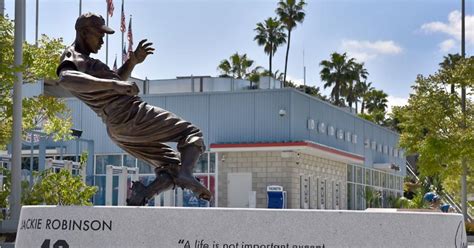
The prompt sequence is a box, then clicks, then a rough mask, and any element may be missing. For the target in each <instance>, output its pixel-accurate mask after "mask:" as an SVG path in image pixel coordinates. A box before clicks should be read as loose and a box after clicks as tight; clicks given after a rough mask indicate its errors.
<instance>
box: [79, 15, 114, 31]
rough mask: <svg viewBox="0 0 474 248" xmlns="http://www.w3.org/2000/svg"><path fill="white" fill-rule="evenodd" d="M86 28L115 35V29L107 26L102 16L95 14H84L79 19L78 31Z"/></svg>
mask: <svg viewBox="0 0 474 248" xmlns="http://www.w3.org/2000/svg"><path fill="white" fill-rule="evenodd" d="M85 27H93V28H97V29H98V30H100V31H102V32H104V33H107V34H113V33H115V31H114V30H113V29H111V28H109V27H107V25H105V20H104V18H103V17H102V16H100V15H97V14H94V13H86V14H82V15H81V16H79V18H77V21H76V26H75V28H76V30H81V29H83V28H85Z"/></svg>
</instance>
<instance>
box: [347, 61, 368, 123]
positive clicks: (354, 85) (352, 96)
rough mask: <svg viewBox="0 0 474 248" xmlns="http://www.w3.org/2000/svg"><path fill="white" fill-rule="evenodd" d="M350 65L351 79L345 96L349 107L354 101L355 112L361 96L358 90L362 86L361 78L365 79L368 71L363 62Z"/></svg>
mask: <svg viewBox="0 0 474 248" xmlns="http://www.w3.org/2000/svg"><path fill="white" fill-rule="evenodd" d="M352 66H353V68H352V73H353V78H352V79H353V81H351V82H350V83H349V87H348V91H347V95H346V98H347V102H348V103H349V107H350V108H352V103H353V102H355V104H356V106H355V110H356V114H357V109H358V108H359V106H358V104H359V98H360V97H361V93H360V90H361V87H362V86H361V83H362V79H364V80H367V76H368V75H369V73H368V72H367V69H365V68H364V63H360V64H359V63H354V64H353V65H352Z"/></svg>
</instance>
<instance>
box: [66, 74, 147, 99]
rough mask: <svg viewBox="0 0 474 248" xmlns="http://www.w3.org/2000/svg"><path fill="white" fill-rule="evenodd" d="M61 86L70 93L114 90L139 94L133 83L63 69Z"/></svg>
mask: <svg viewBox="0 0 474 248" xmlns="http://www.w3.org/2000/svg"><path fill="white" fill-rule="evenodd" d="M58 83H59V85H60V86H61V87H64V88H66V89H67V90H69V91H72V92H77V93H91V92H95V91H103V90H114V91H116V92H117V93H120V94H125V95H136V94H138V91H139V90H138V87H137V85H136V84H135V83H133V82H128V81H119V80H113V79H103V78H97V77H94V76H91V75H89V74H86V73H83V72H80V71H75V70H70V69H67V68H65V69H63V70H61V72H60V73H59V82H58Z"/></svg>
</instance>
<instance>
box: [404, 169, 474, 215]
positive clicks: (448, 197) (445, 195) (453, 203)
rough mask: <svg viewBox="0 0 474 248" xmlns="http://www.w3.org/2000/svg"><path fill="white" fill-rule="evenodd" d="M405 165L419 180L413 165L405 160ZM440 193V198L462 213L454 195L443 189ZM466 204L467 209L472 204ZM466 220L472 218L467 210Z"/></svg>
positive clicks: (470, 207)
mask: <svg viewBox="0 0 474 248" xmlns="http://www.w3.org/2000/svg"><path fill="white" fill-rule="evenodd" d="M406 165H407V171H408V172H409V174H410V176H413V177H414V178H415V179H416V182H419V181H420V178H419V177H418V176H417V175H416V173H415V171H414V169H413V166H412V165H411V164H410V162H408V161H406ZM422 183H426V182H422ZM440 195H441V198H442V199H443V201H445V202H447V203H448V204H449V205H451V206H452V207H453V208H454V210H455V211H456V213H460V214H462V207H461V204H460V203H459V202H457V201H456V200H455V199H454V197H452V196H451V194H450V193H449V192H447V191H444V192H443V193H441V194H440ZM467 205H468V208H469V209H472V205H471V204H470V203H469V202H468V203H467ZM467 220H468V221H469V222H472V220H473V218H472V215H471V214H470V213H469V211H468V213H467Z"/></svg>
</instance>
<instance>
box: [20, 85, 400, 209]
mask: <svg viewBox="0 0 474 248" xmlns="http://www.w3.org/2000/svg"><path fill="white" fill-rule="evenodd" d="M134 80H135V81H136V82H137V84H138V85H139V88H140V92H141V93H142V95H141V97H142V98H143V100H144V101H146V102H148V103H149V104H152V105H155V106H159V107H161V108H164V109H167V110H169V111H172V112H174V113H176V114H177V115H179V116H181V117H183V118H184V119H185V120H188V121H190V122H192V123H194V124H195V125H196V126H198V127H200V129H201V130H202V132H203V134H204V139H205V142H206V145H207V148H206V153H205V154H203V155H202V157H201V159H200V161H199V163H198V165H197V166H196V169H195V173H196V175H197V176H198V177H199V178H201V179H202V182H203V183H204V184H206V185H207V186H208V187H209V188H210V189H211V191H212V192H213V193H214V195H215V201H214V202H212V203H211V206H218V207H258V208H266V207H267V206H268V204H269V203H268V192H267V190H268V189H271V188H272V187H270V188H269V186H281V187H282V189H283V191H285V192H286V196H285V197H286V198H285V205H286V207H288V208H310V209H365V208H366V199H365V197H364V196H366V193H365V192H366V191H367V190H372V191H373V192H379V194H380V200H378V205H379V206H389V205H390V204H391V201H392V200H393V199H395V198H396V197H399V196H402V194H403V178H404V176H405V175H406V160H405V156H404V152H403V150H402V149H399V148H398V141H399V134H398V133H396V132H393V131H391V130H389V129H387V128H384V127H381V126H379V125H376V124H374V123H372V122H369V121H366V120H364V119H361V118H359V117H357V116H356V115H355V114H354V113H351V111H349V110H346V109H342V108H339V107H336V106H333V105H331V104H329V103H327V102H325V101H322V100H320V99H317V98H315V97H312V96H309V95H307V94H304V93H302V92H300V91H298V90H296V89H292V88H284V89H281V88H280V82H279V81H278V80H274V79H271V78H268V77H264V78H262V79H261V80H260V83H259V84H258V86H251V85H250V82H249V81H246V80H241V79H233V78H214V77H208V76H203V77H197V76H191V77H178V78H176V79H169V80H148V79H145V80H139V79H134ZM25 87H26V88H25V89H24V92H26V95H27V96H32V95H35V94H40V93H44V94H47V95H53V96H58V97H62V98H64V99H65V101H66V103H67V105H68V106H69V107H70V109H71V113H72V119H73V123H74V127H73V128H74V130H75V133H74V134H75V136H76V139H75V140H72V141H64V142H55V141H53V140H52V139H51V138H50V137H47V136H45V135H43V134H42V133H41V132H32V133H30V134H29V135H27V137H28V139H25V141H24V144H23V149H24V151H23V152H24V155H23V156H24V158H23V163H24V165H23V168H24V169H28V168H30V166H33V168H35V169H37V168H39V169H40V170H41V169H44V168H45V164H46V163H47V160H46V159H47V158H53V159H56V160H74V161H75V160H77V159H78V156H79V155H80V154H81V153H82V152H83V151H87V152H88V163H87V167H86V172H85V173H86V175H87V182H88V183H90V184H93V185H96V186H98V187H99V191H98V193H97V194H96V196H95V197H94V204H95V205H105V204H106V199H107V197H106V185H107V184H109V185H112V187H113V194H112V196H111V197H110V196H109V199H112V202H111V203H112V204H117V202H119V199H118V198H119V196H118V190H117V188H118V187H119V183H118V181H119V180H118V177H107V175H106V171H107V165H113V166H125V167H131V168H138V177H139V179H140V180H142V181H144V182H145V183H147V182H151V181H152V180H153V178H154V174H153V169H152V168H151V166H149V165H147V164H146V163H144V162H143V161H140V160H137V159H135V158H134V157H132V156H130V155H128V154H126V153H125V152H123V151H122V150H121V149H120V148H118V147H117V146H116V145H115V144H114V143H113V142H112V141H111V140H110V139H109V137H108V136H107V132H106V129H105V125H104V124H103V123H102V122H101V120H100V118H99V117H97V116H96V114H95V113H94V112H93V111H91V110H90V109H89V108H88V107H87V106H86V105H85V104H83V103H82V102H80V101H79V100H78V99H76V98H74V97H72V96H71V95H69V94H68V93H66V92H65V91H63V90H62V89H61V88H60V87H58V86H54V85H51V84H48V83H38V84H33V85H27V86H25ZM31 158H33V159H31ZM25 171H26V170H25ZM25 174H26V172H25ZM110 178H112V179H110ZM107 180H109V181H110V180H112V181H111V182H107ZM281 187H277V188H279V189H281ZM273 188H275V187H273ZM173 198H175V199H174V200H176V198H179V199H177V200H176V201H174V202H175V203H176V204H177V205H184V206H207V203H206V202H204V201H198V200H197V199H196V198H195V197H194V196H193V195H192V194H191V193H190V192H188V191H184V192H180V193H173ZM156 199H157V200H159V201H160V202H157V201H155V203H153V204H156V205H160V204H163V201H164V200H163V198H156ZM165 204H166V203H165Z"/></svg>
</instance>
